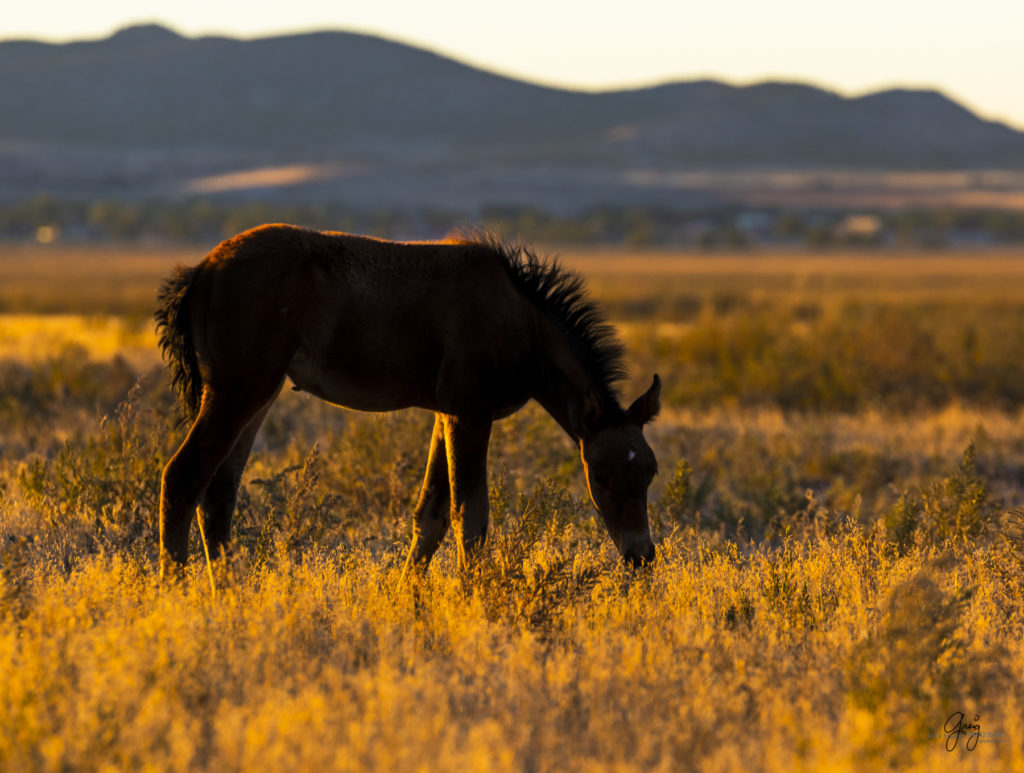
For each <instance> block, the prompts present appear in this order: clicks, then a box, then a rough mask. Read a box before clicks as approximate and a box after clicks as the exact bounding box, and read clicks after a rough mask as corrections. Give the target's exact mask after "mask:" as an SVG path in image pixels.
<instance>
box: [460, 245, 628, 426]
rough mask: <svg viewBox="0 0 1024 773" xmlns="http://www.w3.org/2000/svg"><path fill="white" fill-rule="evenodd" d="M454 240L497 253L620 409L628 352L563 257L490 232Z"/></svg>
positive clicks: (609, 404)
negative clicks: (618, 386) (544, 255)
mask: <svg viewBox="0 0 1024 773" xmlns="http://www.w3.org/2000/svg"><path fill="white" fill-rule="evenodd" d="M451 240H452V241H455V242H458V243H461V244H473V245H477V246H480V247H483V248H484V249H486V250H488V251H489V252H493V253H496V254H497V256H498V257H499V258H500V259H501V261H502V264H503V265H504V266H505V268H506V270H507V271H508V274H509V278H510V279H511V280H512V282H513V283H514V284H515V286H516V287H517V288H518V290H519V291H520V292H521V293H522V294H523V295H525V296H526V297H527V298H528V299H529V300H531V301H532V302H533V303H534V304H536V305H537V306H538V307H539V308H540V309H541V310H542V311H543V312H544V313H545V314H546V315H547V317H548V318H549V319H550V320H551V321H552V322H553V323H554V324H555V325H556V326H557V327H558V328H559V330H561V332H562V333H563V335H565V337H566V339H567V340H568V342H569V345H570V347H571V348H572V349H573V351H574V352H575V354H576V356H577V357H579V359H580V362H581V363H582V364H583V367H584V368H585V369H586V371H587V373H588V374H589V376H590V378H591V379H592V380H593V384H594V387H595V388H596V389H597V390H598V391H599V394H600V396H601V398H602V399H603V400H604V402H605V404H606V407H607V408H612V406H616V407H617V406H618V405H619V402H618V394H617V390H616V383H617V382H619V381H621V380H622V379H624V378H625V377H626V368H625V364H624V362H623V356H624V349H623V347H622V344H621V343H620V342H619V339H618V336H617V335H616V334H615V328H614V327H612V326H611V325H610V324H609V323H608V319H607V317H606V316H605V313H604V311H603V310H602V309H601V308H600V306H598V304H597V303H596V302H595V301H594V300H593V299H592V298H591V297H590V294H589V293H588V292H587V288H586V284H585V282H584V280H583V277H582V276H580V275H579V274H578V273H577V272H575V271H573V270H572V269H569V268H565V267H564V266H563V265H561V264H560V263H559V262H558V259H557V258H550V259H544V258H541V257H539V256H538V255H537V253H536V252H535V251H534V250H533V248H532V247H530V246H529V245H527V244H524V243H523V242H521V241H515V242H512V241H507V240H503V239H500V238H499V237H497V236H495V235H494V234H492V233H490V232H486V231H475V230H471V231H465V230H464V231H459V232H457V234H456V235H455V236H454V237H452V238H451Z"/></svg>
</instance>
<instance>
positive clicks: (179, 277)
mask: <svg viewBox="0 0 1024 773" xmlns="http://www.w3.org/2000/svg"><path fill="white" fill-rule="evenodd" d="M197 276H199V266H193V267H191V268H189V267H188V266H178V267H177V268H176V269H174V272H173V273H171V274H168V275H167V276H166V277H164V280H163V282H162V283H161V285H160V290H159V291H158V292H157V295H156V311H155V312H154V313H153V319H154V320H155V321H156V332H157V336H158V339H159V343H160V352H161V353H162V354H163V358H164V362H166V363H167V367H168V368H170V371H171V383H172V384H173V385H174V388H175V389H176V390H177V391H178V396H179V398H180V399H181V406H182V409H183V411H184V413H185V416H186V418H187V419H188V420H189V421H191V420H192V419H194V418H195V417H196V416H197V415H198V413H199V403H200V400H201V398H202V394H203V379H202V377H201V376H200V374H199V358H198V357H197V356H196V349H195V345H194V344H193V342H192V325H191V323H190V321H189V320H190V314H189V301H190V296H191V294H192V293H191V290H192V286H193V284H195V280H196V277H197Z"/></svg>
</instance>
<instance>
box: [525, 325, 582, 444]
mask: <svg viewBox="0 0 1024 773" xmlns="http://www.w3.org/2000/svg"><path fill="white" fill-rule="evenodd" d="M537 331H538V335H537V350H538V351H537V356H538V360H539V363H540V378H539V379H538V383H537V392H536V394H534V395H533V398H534V399H535V400H536V401H537V402H538V403H540V404H541V406H542V407H543V408H544V410H546V411H547V412H548V413H549V414H551V417H552V418H553V419H554V420H555V421H556V422H558V424H559V426H561V427H562V429H564V430H565V432H566V433H567V434H568V435H569V437H570V438H572V439H573V441H578V440H579V439H580V438H579V432H578V429H577V428H578V426H579V421H580V415H581V412H582V406H583V399H584V396H585V395H586V394H587V392H588V391H589V390H590V389H591V387H592V384H591V379H590V376H589V374H588V373H587V370H586V368H585V367H584V366H583V363H581V362H580V361H579V358H578V357H577V356H576V353H575V352H574V351H573V350H572V347H571V346H569V343H568V342H567V341H566V340H565V337H564V336H563V335H562V333H561V332H560V331H559V330H557V329H556V328H555V326H554V325H552V324H551V322H550V321H548V320H546V319H544V320H542V321H541V322H540V324H538V326H537Z"/></svg>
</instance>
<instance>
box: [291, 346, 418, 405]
mask: <svg viewBox="0 0 1024 773" xmlns="http://www.w3.org/2000/svg"><path fill="white" fill-rule="evenodd" d="M368 371H371V372H368ZM372 371H373V369H372V368H367V367H366V366H365V365H364V366H362V367H361V368H358V369H357V368H355V367H349V368H346V367H343V366H342V367H337V366H335V367H330V366H326V365H325V364H322V363H316V362H313V361H311V360H310V359H308V358H306V357H305V356H304V355H303V354H302V353H300V354H299V355H296V357H295V359H294V360H293V361H292V364H291V367H289V368H288V376H289V378H291V380H292V383H293V384H294V385H295V387H296V388H297V389H299V390H301V391H303V392H309V393H310V394H311V395H315V396H316V397H319V398H321V399H322V400H326V401H327V402H329V403H334V404H335V405H341V406H344V407H345V408H352V409H354V410H357V411H395V410H398V409H400V408H408V407H410V406H414V405H421V403H422V402H423V395H422V394H421V392H422V391H423V390H419V389H417V388H416V387H415V385H414V384H413V383H410V381H408V380H404V381H403V380H402V379H394V378H392V377H390V374H388V373H385V372H381V371H379V370H377V371H376V372H372ZM424 407H426V406H424Z"/></svg>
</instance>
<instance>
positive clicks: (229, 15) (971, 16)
mask: <svg viewBox="0 0 1024 773" xmlns="http://www.w3.org/2000/svg"><path fill="white" fill-rule="evenodd" d="M5 5H6V7H5V8H4V11H3V13H2V14H0V38H2V39H10V38H31V39H38V40H48V41H55V42H59V41H67V40H73V39H88V38H99V37H105V36H107V35H108V34H110V33H111V32H113V31H114V30H116V29H118V28H120V27H124V26H127V25H128V24H133V23H140V22H158V23H161V24H164V25H166V26H168V27H171V28H172V29H175V30H177V31H178V32H180V33H182V34H185V35H189V36H195V35H203V34H223V35H229V36H234V37H264V36H268V35H276V34H280V33H282V32H300V31H309V30H314V29H334V30H351V31H357V32H368V33H372V34H376V35H380V36H381V37H386V38H390V39H394V40H399V41H402V42H406V43H412V44H415V45H418V46H420V47H423V48H428V49H431V50H433V51H436V52H438V53H441V54H444V55H447V56H451V57H453V58H456V59H458V60H460V61H463V62H467V63H470V64H473V65H476V66H479V67H483V68H485V69H489V70H495V71H497V72H501V73H504V74H508V75H513V76H516V77H521V78H525V79H527V80H531V81H535V82H540V83H545V84H550V85H557V86H565V87H570V88H587V89H605V88H614V87H622V86H639V85H652V84H656V83H663V82H666V81H671V80H691V79H694V78H703V77H712V78H718V79H721V80H725V81H728V82H731V83H739V84H744V83H751V82H757V81H762V80H766V79H781V80H795V81H800V82H805V83H813V84H816V85H820V86H824V87H826V88H830V89H832V90H835V91H838V92H840V93H842V94H845V95H857V94H863V93H866V92H869V91H875V90H878V89H881V88H889V87H892V86H908V87H914V88H917V87H926V88H935V89H938V90H940V91H942V92H944V93H945V94H947V95H948V96H950V97H952V98H954V99H957V100H958V101H960V102H962V103H963V104H965V105H966V106H967V107H969V108H971V109H972V110H975V111H976V112H978V113H979V114H980V115H982V116H983V117H985V118H990V119H996V120H1002V121H1005V122H1007V123H1010V124H1012V125H1014V126H1015V127H1016V128H1019V129H1024V0H971V2H968V1H967V0H955V1H952V0H931V2H925V1H924V0H859V1H856V2H843V3H838V2H829V0H701V1H700V2H691V1H690V0H615V2H604V1H603V0H589V2H578V1H577V0H572V2H558V1H557V0H518V2H502V3H488V2H486V0H361V1H360V2H357V3H352V2H328V1H327V0H172V1H171V2H167V0H162V1H161V2H156V1H155V0H91V1H90V2H81V1H80V0H30V2H8V3H5Z"/></svg>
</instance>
